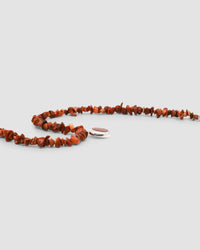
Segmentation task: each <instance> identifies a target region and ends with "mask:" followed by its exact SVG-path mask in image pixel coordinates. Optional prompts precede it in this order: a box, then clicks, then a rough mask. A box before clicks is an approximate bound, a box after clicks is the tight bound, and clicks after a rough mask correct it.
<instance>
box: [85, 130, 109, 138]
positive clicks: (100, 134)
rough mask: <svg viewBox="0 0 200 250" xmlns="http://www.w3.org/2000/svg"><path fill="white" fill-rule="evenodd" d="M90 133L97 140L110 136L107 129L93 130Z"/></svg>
mask: <svg viewBox="0 0 200 250" xmlns="http://www.w3.org/2000/svg"><path fill="white" fill-rule="evenodd" d="M89 133H90V134H91V135H92V136H95V137H97V138H107V137H109V136H110V132H109V131H108V129H105V128H92V129H90V131H89Z"/></svg>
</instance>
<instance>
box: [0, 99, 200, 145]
mask: <svg viewBox="0 0 200 250" xmlns="http://www.w3.org/2000/svg"><path fill="white" fill-rule="evenodd" d="M83 112H90V113H91V114H92V113H95V114H98V113H102V114H104V113H105V114H110V115H112V114H114V113H115V112H116V113H118V114H124V115H126V114H130V115H132V114H133V113H134V114H135V115H141V114H142V113H143V114H145V115H151V116H152V115H156V117H157V118H159V117H161V116H163V117H168V116H171V117H177V118H180V119H181V120H183V119H184V118H185V117H189V118H190V119H192V120H200V116H198V115H195V114H194V113H192V112H189V111H188V110H186V111H184V110H181V111H178V110H169V109H167V108H164V109H154V107H152V108H142V107H138V106H136V105H135V106H129V105H127V106H126V107H123V103H121V105H117V106H115V107H109V106H105V107H102V106H98V107H97V106H92V105H91V106H87V107H83V106H82V107H69V108H68V109H65V110H64V109H61V110H56V111H52V110H50V111H47V112H43V113H41V114H40V115H34V116H33V118H32V123H33V124H34V125H35V126H37V127H41V128H42V129H43V130H52V131H54V132H61V133H63V134H64V135H66V134H68V133H69V132H71V133H72V134H71V137H70V138H65V139H62V138H60V137H57V138H56V139H53V138H50V136H49V135H48V136H46V137H34V138H28V137H25V136H24V135H23V134H21V135H18V133H16V132H14V131H12V130H6V129H4V128H0V137H2V138H5V140H6V141H7V142H10V141H12V140H14V142H15V144H24V145H25V146H28V145H38V146H39V147H45V146H50V147H53V146H55V147H57V148H59V147H60V146H72V145H73V144H79V143H80V141H84V140H85V139H86V138H87V136H88V134H91V135H92V136H95V137H99V138H105V137H108V136H109V135H110V133H109V131H108V130H107V129H104V128H92V129H91V130H90V131H89V132H88V131H87V130H86V129H85V128H84V127H83V126H82V125H81V126H77V127H74V126H73V124H72V123H70V124H69V125H68V126H65V124H64V123H63V122H62V123H56V122H54V123H52V122H47V120H46V119H47V118H56V117H60V116H62V115H64V114H65V115H68V114H69V115H72V116H77V113H80V114H82V113H83ZM73 133H74V135H73Z"/></svg>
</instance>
